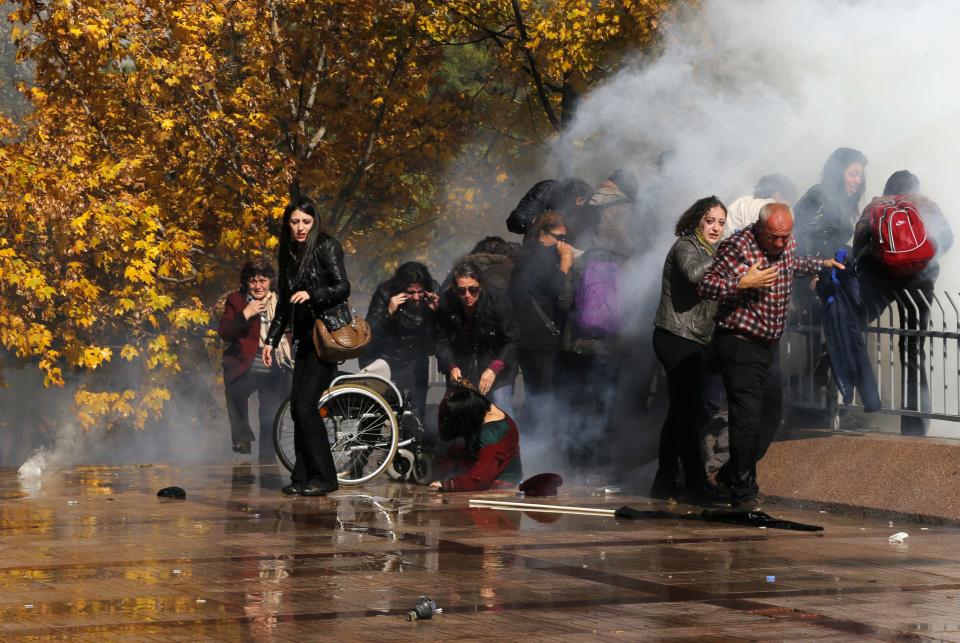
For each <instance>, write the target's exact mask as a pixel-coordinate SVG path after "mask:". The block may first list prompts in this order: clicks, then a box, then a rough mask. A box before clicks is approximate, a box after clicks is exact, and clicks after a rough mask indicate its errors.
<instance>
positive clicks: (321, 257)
mask: <svg viewBox="0 0 960 643" xmlns="http://www.w3.org/2000/svg"><path fill="white" fill-rule="evenodd" d="M297 268H298V266H297V262H296V261H294V260H293V258H292V257H281V258H280V275H279V286H280V288H279V291H278V296H279V299H278V303H277V314H276V315H275V316H274V318H273V323H271V324H270V330H269V331H268V332H267V343H268V344H270V345H271V346H273V347H274V348H276V347H277V346H279V345H280V338H281V337H282V336H283V333H284V331H285V330H286V329H287V326H289V325H290V323H291V322H292V323H293V336H294V337H295V338H297V339H300V340H307V341H310V338H311V335H312V333H313V326H314V322H315V321H316V320H317V319H318V318H320V317H321V316H322V315H324V314H325V313H328V312H330V311H331V310H333V309H335V308H336V307H337V306H338V305H339V304H343V303H345V302H346V301H347V297H349V296H350V282H349V281H348V280H347V270H346V268H345V267H344V265H343V247H342V246H341V245H340V242H339V241H337V240H336V239H334V238H333V237H331V236H330V235H328V234H324V233H322V232H321V233H320V237H319V238H318V239H317V245H316V246H315V247H314V249H313V256H312V257H311V258H310V262H309V263H308V264H307V270H306V273H305V274H304V275H303V277H302V278H300V279H299V280H298V279H297ZM300 290H306V291H307V292H308V293H309V294H310V299H309V300H308V301H307V302H305V303H303V304H299V305H294V304H291V303H290V297H291V296H292V295H293V293H295V292H297V291H300ZM347 321H349V320H347Z"/></svg>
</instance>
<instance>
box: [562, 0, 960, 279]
mask: <svg viewBox="0 0 960 643" xmlns="http://www.w3.org/2000/svg"><path fill="white" fill-rule="evenodd" d="M958 20H960V4H958V3H954V2H949V1H941V0H927V1H925V2H918V3H913V4H907V3H901V2H896V1H895V0H875V1H871V2H838V1H837V0H802V1H800V0H770V1H764V2H760V1H757V0H722V1H721V0H707V1H706V2H703V3H702V8H701V9H700V10H699V11H696V12H694V13H692V15H691V16H689V18H688V19H687V21H686V22H682V23H680V24H677V25H675V26H673V27H672V28H671V30H670V32H669V33H668V35H667V44H666V47H665V50H664V52H663V54H662V55H661V56H660V57H659V58H657V59H656V60H655V61H653V62H650V63H645V64H642V65H640V64H638V65H637V66H635V67H631V68H629V69H626V70H624V71H622V72H620V73H619V74H617V75H615V76H614V77H612V78H611V79H610V80H609V81H608V82H607V83H605V84H604V85H603V86H601V87H599V88H598V89H596V90H595V91H593V92H592V93H590V94H589V95H588V96H586V97H585V98H584V99H583V101H582V102H581V104H580V107H579V109H578V113H577V118H576V120H575V122H574V123H573V125H572V126H571V127H570V128H569V129H568V131H566V132H565V133H564V134H563V136H562V137H561V138H560V140H559V141H558V143H557V147H556V156H557V158H558V159H562V164H563V165H564V166H565V171H566V172H567V173H569V174H572V175H583V176H585V177H586V178H588V179H594V180H596V177H593V176H591V175H592V174H595V173H596V171H597V168H609V169H614V168H615V167H617V166H618V165H621V164H622V165H625V166H627V167H631V168H633V169H634V170H636V171H637V174H638V176H639V177H640V183H641V186H643V185H649V184H650V182H651V177H652V176H654V170H653V167H654V162H655V160H656V159H657V157H658V155H660V154H661V153H662V152H665V151H667V152H669V153H670V156H669V159H668V160H667V163H666V165H665V167H664V168H663V175H662V180H664V181H666V183H667V184H668V185H669V186H671V187H670V189H669V190H668V194H667V195H666V198H665V200H664V202H663V204H662V206H663V207H662V208H661V209H660V210H659V211H658V212H657V216H658V219H657V221H656V222H655V223H654V224H653V226H652V227H654V228H655V229H656V230H657V231H666V230H668V229H669V227H670V224H671V223H672V222H673V221H674V220H675V219H676V218H677V216H678V215H679V214H680V212H682V211H683V209H684V208H685V207H686V206H688V205H689V204H691V203H692V202H693V201H694V200H696V199H697V198H699V197H701V196H706V195H708V194H717V195H718V196H719V197H720V198H721V199H723V200H725V201H727V202H729V201H731V200H732V199H733V198H736V197H738V196H741V195H742V194H746V193H749V192H751V191H752V188H753V185H754V184H755V182H756V180H757V178H759V176H761V175H762V174H766V173H770V172H781V173H784V174H786V175H787V176H790V177H791V178H792V179H793V180H794V181H795V182H796V184H797V188H798V190H799V192H800V194H802V193H803V192H804V191H805V190H806V189H807V188H808V187H809V186H810V185H812V184H814V183H816V182H817V181H818V180H819V174H820V170H821V168H822V166H823V163H824V161H825V160H826V158H827V156H828V155H829V154H830V152H832V151H833V150H834V149H835V148H837V147H841V146H844V147H854V148H857V149H860V150H862V151H863V152H864V153H865V154H866V155H867V157H868V159H869V160H870V163H869V165H868V166H867V176H868V181H867V196H868V197H869V196H871V195H874V194H879V193H880V192H881V191H882V187H883V183H884V182H885V181H886V178H887V177H888V176H889V175H890V174H891V173H892V172H893V171H895V170H899V169H909V170H911V171H913V172H914V173H915V174H917V175H918V176H919V177H920V180H921V183H922V189H923V191H924V192H926V193H927V194H928V195H929V196H931V198H933V199H934V200H935V201H938V202H940V203H941V204H943V205H945V206H946V207H945V208H944V209H945V210H947V211H949V210H950V208H949V204H950V203H952V202H953V201H954V197H955V196H957V197H960V194H958V192H960V187H958V185H957V182H956V181H955V179H954V177H953V162H952V161H953V157H954V154H955V151H956V150H957V149H958V146H960V125H958V124H957V117H958V116H960V91H958V89H957V86H956V83H954V82H952V81H951V77H952V74H951V68H952V66H953V61H955V60H957V59H958V57H960V39H957V38H956V37H955V33H954V25H956V24H958ZM958 262H960V260H958Z"/></svg>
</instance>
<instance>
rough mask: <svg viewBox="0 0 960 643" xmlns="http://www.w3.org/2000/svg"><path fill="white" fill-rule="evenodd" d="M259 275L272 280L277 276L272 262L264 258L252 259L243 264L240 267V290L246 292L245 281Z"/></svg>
mask: <svg viewBox="0 0 960 643" xmlns="http://www.w3.org/2000/svg"><path fill="white" fill-rule="evenodd" d="M259 276H263V277H266V278H268V279H269V280H270V281H271V282H272V281H273V280H274V279H275V278H276V276H277V273H276V272H274V270H273V264H271V263H270V262H269V261H267V260H266V259H254V260H251V261H248V262H247V263H245V264H243V268H241V269H240V292H242V293H243V294H247V282H248V281H250V279H252V278H253V277H259ZM270 285H271V286H273V285H274V284H272V283H271V284H270Z"/></svg>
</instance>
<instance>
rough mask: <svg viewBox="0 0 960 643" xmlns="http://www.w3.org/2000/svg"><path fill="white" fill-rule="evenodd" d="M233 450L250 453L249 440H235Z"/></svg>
mask: <svg viewBox="0 0 960 643" xmlns="http://www.w3.org/2000/svg"><path fill="white" fill-rule="evenodd" d="M233 452H234V453H243V454H247V453H250V443H249V442H234V443H233Z"/></svg>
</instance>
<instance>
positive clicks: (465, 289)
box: [454, 286, 480, 297]
mask: <svg viewBox="0 0 960 643" xmlns="http://www.w3.org/2000/svg"><path fill="white" fill-rule="evenodd" d="M454 290H455V292H456V293H457V294H458V295H466V294H467V293H470V294H471V295H472V296H474V297H476V296H477V295H479V294H480V286H457V287H456V288H455V289H454Z"/></svg>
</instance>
